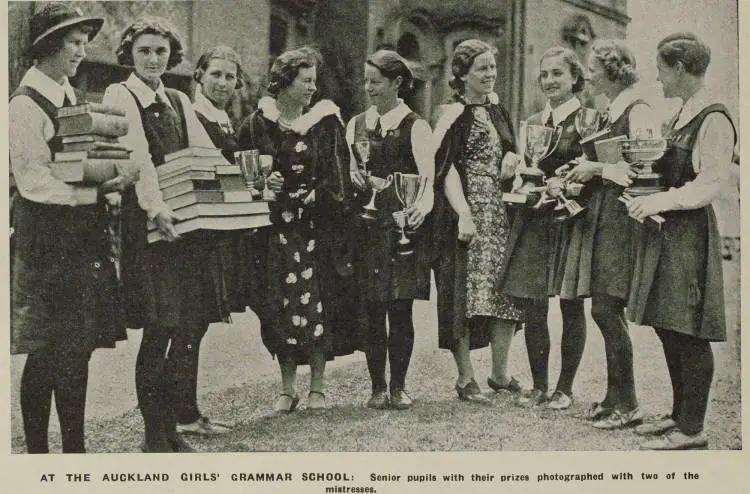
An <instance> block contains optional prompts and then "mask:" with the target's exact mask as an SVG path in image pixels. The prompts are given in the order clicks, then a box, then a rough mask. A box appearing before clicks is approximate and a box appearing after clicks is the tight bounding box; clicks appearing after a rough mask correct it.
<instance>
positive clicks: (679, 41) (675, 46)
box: [656, 33, 711, 76]
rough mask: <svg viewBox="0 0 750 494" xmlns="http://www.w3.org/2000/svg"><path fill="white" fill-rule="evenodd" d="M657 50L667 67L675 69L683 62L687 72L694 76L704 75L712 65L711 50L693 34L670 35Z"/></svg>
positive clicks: (661, 42)
mask: <svg viewBox="0 0 750 494" xmlns="http://www.w3.org/2000/svg"><path fill="white" fill-rule="evenodd" d="M656 49H657V51H658V52H659V56H660V57H661V58H662V60H664V61H665V62H666V63H667V65H669V66H670V67H674V66H675V65H676V64H677V62H682V65H683V66H684V67H685V71H687V73H688V74H691V75H694V76H702V75H704V74H705V73H706V69H708V64H709V63H711V48H709V47H708V45H707V44H706V43H705V42H704V41H703V40H702V39H701V38H699V37H698V36H696V35H695V34H693V33H674V34H670V35H669V36H667V37H666V38H664V39H663V40H661V41H660V42H659V44H658V46H657V48H656Z"/></svg>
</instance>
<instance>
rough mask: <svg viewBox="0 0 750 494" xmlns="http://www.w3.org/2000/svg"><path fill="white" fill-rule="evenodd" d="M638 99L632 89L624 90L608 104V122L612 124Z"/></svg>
mask: <svg viewBox="0 0 750 494" xmlns="http://www.w3.org/2000/svg"><path fill="white" fill-rule="evenodd" d="M638 98H639V96H638V94H637V93H636V91H635V90H634V89H633V88H632V87H629V88H626V89H624V90H623V91H622V92H621V93H620V94H618V95H617V96H616V97H615V99H613V100H612V101H610V102H609V121H610V122H614V121H615V120H617V119H618V118H620V116H621V115H622V114H623V113H625V110H627V108H628V106H630V104H631V103H633V101H635V100H637V99H638Z"/></svg>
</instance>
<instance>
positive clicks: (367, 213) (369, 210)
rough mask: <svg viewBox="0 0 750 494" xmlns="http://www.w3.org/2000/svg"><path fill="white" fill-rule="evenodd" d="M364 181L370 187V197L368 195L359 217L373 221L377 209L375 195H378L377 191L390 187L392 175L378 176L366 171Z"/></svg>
mask: <svg viewBox="0 0 750 494" xmlns="http://www.w3.org/2000/svg"><path fill="white" fill-rule="evenodd" d="M365 181H366V182H367V184H368V185H369V186H370V188H371V189H372V197H370V202H368V203H367V204H366V205H365V207H364V212H363V213H362V214H360V217H361V218H362V219H365V220H368V221H374V220H375V219H376V216H375V214H376V213H377V211H378V208H376V207H375V196H377V195H378V192H383V191H384V190H385V189H387V188H388V187H390V185H391V183H393V175H388V176H387V177H386V178H380V177H376V176H375V175H373V174H372V173H371V172H369V171H368V172H366V174H365Z"/></svg>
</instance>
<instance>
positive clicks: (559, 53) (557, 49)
mask: <svg viewBox="0 0 750 494" xmlns="http://www.w3.org/2000/svg"><path fill="white" fill-rule="evenodd" d="M554 57H560V58H562V60H563V62H565V65H567V66H568V69H569V70H570V75H572V76H573V80H574V82H573V93H575V94H578V93H580V92H581V91H583V88H584V86H585V85H586V79H585V77H584V71H583V65H582V64H581V61H580V60H579V59H578V55H577V54H576V52H574V51H573V50H571V49H570V48H564V47H562V46H553V47H552V48H550V49H548V50H547V51H545V52H544V53H543V54H542V58H541V59H540V60H539V68H540V71H541V67H542V62H543V61H544V60H545V59H547V58H554ZM537 82H539V83H540V84H541V72H540V74H539V76H538V77H537Z"/></svg>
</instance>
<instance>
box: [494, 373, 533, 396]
mask: <svg viewBox="0 0 750 494" xmlns="http://www.w3.org/2000/svg"><path fill="white" fill-rule="evenodd" d="M487 386H489V387H490V389H491V390H492V391H494V392H495V393H500V392H502V391H507V392H508V393H511V394H517V393H523V391H524V389H523V386H521V383H519V382H518V381H517V380H516V378H515V377H511V378H510V379H509V380H508V384H505V385H502V384H500V383H498V382H497V381H495V380H494V379H492V378H491V377H488V378H487Z"/></svg>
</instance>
